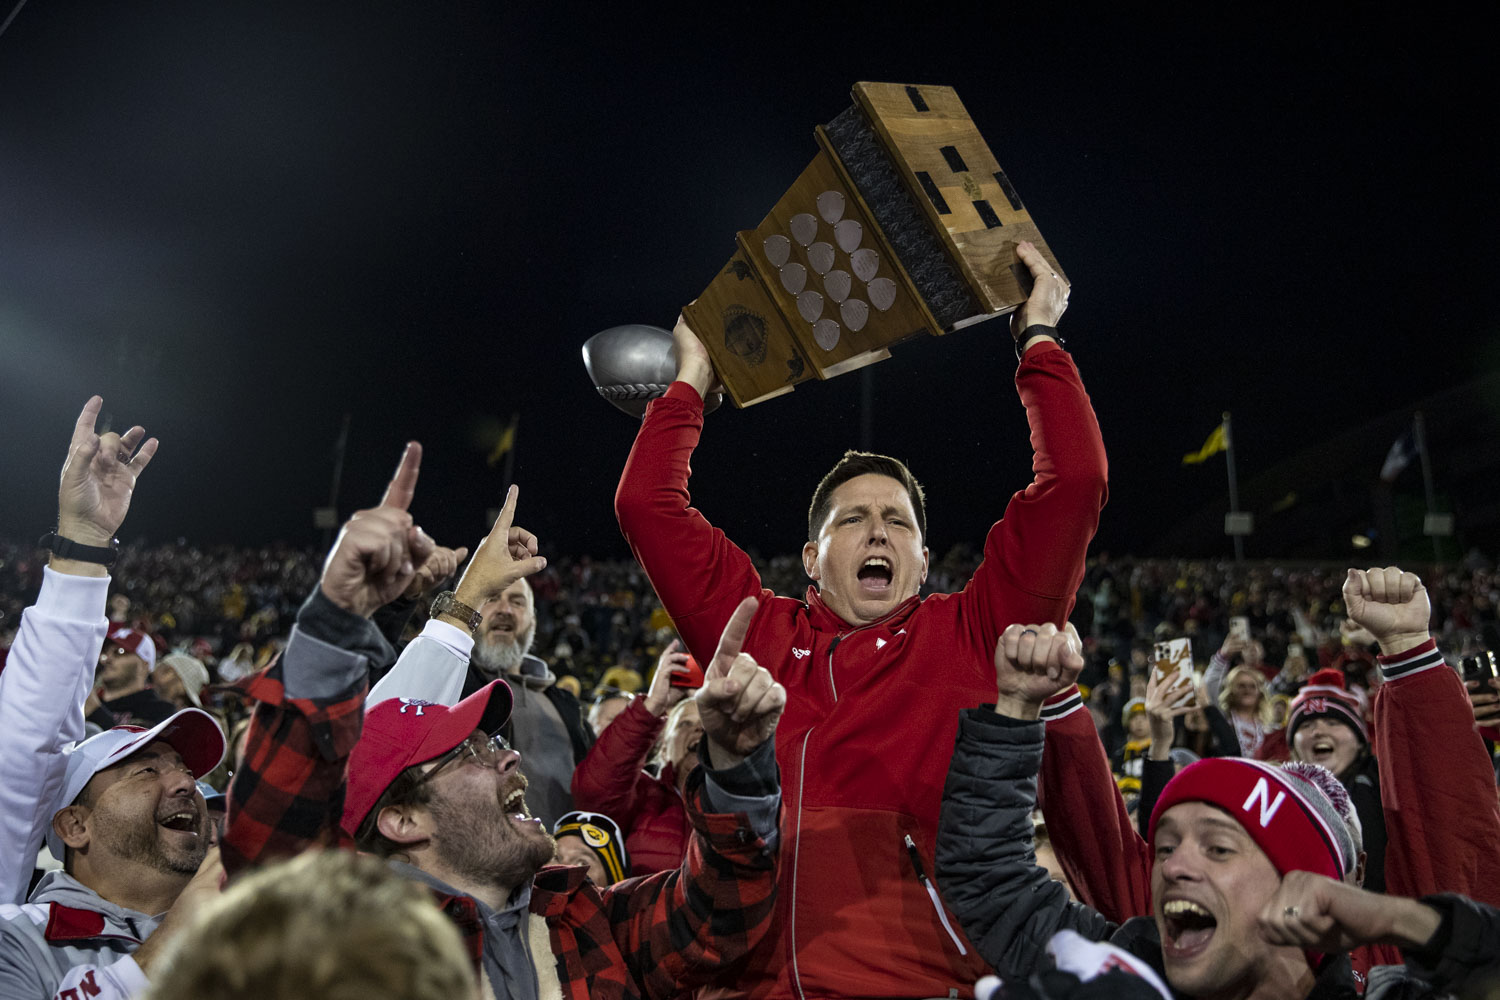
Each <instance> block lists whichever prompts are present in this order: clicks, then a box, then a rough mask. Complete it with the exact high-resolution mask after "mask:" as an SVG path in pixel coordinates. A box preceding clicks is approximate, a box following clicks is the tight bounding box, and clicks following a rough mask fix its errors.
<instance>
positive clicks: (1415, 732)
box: [1344, 566, 1500, 905]
mask: <svg viewBox="0 0 1500 1000" xmlns="http://www.w3.org/2000/svg"><path fill="white" fill-rule="evenodd" d="M1344 605H1345V607H1347V608H1348V609H1349V617H1350V618H1351V619H1352V620H1353V621H1354V622H1355V623H1356V624H1359V625H1362V626H1364V627H1365V628H1366V629H1368V630H1369V631H1370V633H1371V634H1372V635H1374V637H1375V640H1376V641H1377V642H1378V643H1380V652H1381V655H1380V660H1379V662H1380V673H1381V677H1382V679H1383V681H1384V683H1383V684H1381V686H1380V690H1379V691H1378V692H1377V693H1376V695H1375V707H1374V716H1375V725H1374V733H1373V737H1374V750H1375V757H1376V759H1377V760H1378V761H1379V762H1380V798H1381V803H1382V805H1383V807H1384V812H1385V827H1386V836H1387V842H1386V852H1385V857H1386V865H1385V882H1386V890H1387V891H1388V892H1389V893H1391V894H1392V895H1398V896H1421V895H1426V894H1429V893H1435V892H1439V891H1442V892H1457V893H1462V894H1463V895H1465V896H1469V897H1472V898H1473V899H1477V900H1479V901H1481V902H1484V903H1489V904H1491V905H1495V904H1497V903H1500V806H1497V804H1496V799H1495V772H1494V771H1493V770H1492V769H1491V766H1490V759H1489V754H1488V753H1487V752H1486V750H1485V747H1484V742H1483V740H1481V739H1480V737H1479V734H1478V732H1477V731H1476V730H1475V726H1474V715H1473V711H1472V709H1471V708H1470V705H1469V701H1468V697H1467V692H1466V691H1465V690H1464V685H1463V682H1462V681H1460V680H1459V678H1458V675H1457V674H1455V673H1454V672H1453V670H1452V669H1450V668H1449V667H1448V665H1447V664H1446V663H1444V662H1443V658H1442V656H1441V655H1440V654H1439V653H1438V651H1437V643H1436V641H1434V640H1433V638H1432V637H1431V636H1430V635H1429V634H1428V631H1427V628H1428V621H1429V619H1430V617H1431V614H1432V609H1431V605H1430V603H1429V601H1428V598H1427V590H1426V588H1425V587H1423V586H1422V581H1421V580H1419V579H1418V578H1417V576H1416V574H1414V573H1403V572H1402V571H1401V570H1400V569H1399V568H1397V567H1394V566H1388V567H1385V568H1384V569H1370V570H1354V569H1351V570H1350V571H1349V574H1348V577H1347V578H1346V579H1345V581H1344ZM1436 753H1441V759H1442V764H1441V766H1434V760H1435V757H1434V755H1435V754H1436Z"/></svg>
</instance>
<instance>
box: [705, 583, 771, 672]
mask: <svg viewBox="0 0 1500 1000" xmlns="http://www.w3.org/2000/svg"><path fill="white" fill-rule="evenodd" d="M759 607H760V601H758V600H756V599H755V598H753V597H747V598H745V599H744V600H743V601H741V602H740V603H739V607H737V608H735V609H734V614H732V615H730V616H729V624H728V625H725V626H724V634H723V635H721V636H720V637H719V647H718V649H716V650H714V658H713V660H712V661H711V662H710V663H709V665H708V670H707V671H706V674H707V675H709V676H713V677H727V676H728V675H729V667H730V665H731V664H733V663H734V661H735V658H736V657H737V656H739V655H740V650H741V649H743V648H744V646H745V637H746V636H747V635H749V634H750V622H751V620H752V619H753V618H754V617H755V612H756V610H757V609H759Z"/></svg>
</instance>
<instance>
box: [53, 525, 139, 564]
mask: <svg viewBox="0 0 1500 1000" xmlns="http://www.w3.org/2000/svg"><path fill="white" fill-rule="evenodd" d="M37 545H38V546H39V547H40V548H44V549H46V550H48V551H49V552H51V553H52V554H53V555H55V556H57V557H58V558H59V559H73V560H76V561H77V562H86V563H98V564H99V565H100V566H113V565H114V564H115V560H116V559H118V558H120V540H119V539H118V538H111V539H110V540H109V545H107V546H100V545H84V544H82V543H81V542H75V541H73V540H72V539H71V538H64V537H63V536H62V535H59V534H58V533H57V529H56V528H54V529H52V530H51V531H49V532H47V533H46V534H45V535H43V536H42V537H41V538H40V539H39V540H38V541H37Z"/></svg>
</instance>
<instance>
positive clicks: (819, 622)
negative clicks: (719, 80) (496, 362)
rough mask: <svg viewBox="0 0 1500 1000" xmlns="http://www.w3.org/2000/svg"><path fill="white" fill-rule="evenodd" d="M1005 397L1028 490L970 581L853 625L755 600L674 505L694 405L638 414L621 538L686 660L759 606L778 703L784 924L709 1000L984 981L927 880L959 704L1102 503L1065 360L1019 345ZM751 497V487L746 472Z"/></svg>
mask: <svg viewBox="0 0 1500 1000" xmlns="http://www.w3.org/2000/svg"><path fill="white" fill-rule="evenodd" d="M1016 387H1017V389H1018V390H1019V392H1020V395H1021V401H1022V403H1023V404H1024V405H1025V407H1026V416H1027V420H1028V423H1029V424H1030V427H1031V444H1032V450H1033V452H1034V455H1035V457H1034V461H1033V470H1034V472H1035V480H1034V481H1033V482H1032V484H1031V485H1030V486H1028V487H1027V488H1026V489H1025V490H1024V491H1022V492H1020V493H1017V494H1015V495H1014V496H1013V497H1012V498H1011V499H1010V502H1009V504H1008V505H1007V507H1006V511H1005V517H1004V518H1003V519H1002V520H1001V521H999V522H998V523H996V524H995V526H994V527H993V528H991V529H990V532H989V536H988V538H987V539H986V542H985V553H984V555H985V557H984V561H983V563H982V564H981V565H980V567H979V569H978V570H977V571H976V572H975V574H974V577H973V579H972V580H970V581H969V584H968V586H967V587H966V588H965V589H964V590H963V591H962V592H961V593H958V594H943V595H935V596H932V597H929V598H927V599H925V600H922V599H919V598H917V597H912V598H909V599H908V600H906V601H905V602H904V603H902V604H901V605H899V606H898V607H896V608H895V609H894V610H893V611H892V612H891V613H890V614H889V615H887V616H886V617H885V618H883V619H881V620H879V621H877V622H873V623H871V624H868V625H864V626H860V627H854V626H851V625H849V624H848V623H847V622H845V621H843V620H842V619H841V618H839V617H838V616H837V615H836V614H834V613H833V612H832V611H831V610H829V608H828V607H827V606H826V605H824V604H823V602H822V600H821V599H820V598H819V597H818V593H817V591H816V589H814V588H809V589H808V592H807V599H806V601H805V602H803V601H797V600H793V599H791V598H784V597H776V596H775V595H774V594H772V592H771V591H769V590H765V589H763V588H762V586H761V582H760V577H759V575H758V574H757V573H756V572H755V568H754V566H753V565H752V564H751V562H750V559H749V557H747V556H746V555H745V553H744V552H742V551H741V550H740V549H739V548H737V547H736V546H735V545H734V544H733V543H731V542H730V541H729V540H728V538H727V537H726V536H725V534H724V532H722V531H720V530H719V529H717V528H715V527H713V526H712V525H710V524H709V523H708V521H706V520H705V519H704V518H703V516H702V515H701V514H699V513H698V511H696V510H695V509H693V508H692V507H691V506H689V496H688V489H687V482H688V476H689V459H690V457H691V455H692V452H693V449H694V447H695V446H696V445H697V443H698V437H699V433H700V431H701V430H702V424H703V401H702V399H701V398H700V397H699V396H698V394H697V392H696V391H694V390H693V388H692V387H691V386H689V385H687V384H685V383H682V382H677V383H674V384H673V385H672V386H671V387H670V388H669V389H668V390H667V393H666V395H665V396H663V397H662V398H661V399H658V400H656V401H655V402H653V403H652V404H651V405H650V407H648V409H647V412H646V416H645V420H644V422H643V423H642V425H641V430H640V433H639V434H638V435H637V437H636V442H635V446H634V448H633V449H632V450H631V454H630V459H629V461H628V462H627V464H626V466H625V471H624V474H623V475H622V477H621V480H620V487H619V491H618V493H617V495H616V498H615V509H616V513H617V515H618V517H619V520H620V526H621V529H622V530H623V531H624V534H625V537H626V540H627V541H629V543H630V546H631V549H632V550H633V551H634V552H635V554H636V557H637V558H638V559H639V560H640V562H641V565H642V566H643V567H644V568H645V570H646V573H647V575H648V576H649V577H650V579H651V582H652V585H653V586H654V587H655V588H656V593H657V595H658V596H659V597H660V598H661V601H662V604H663V605H664V606H665V608H666V610H667V612H668V614H670V615H671V616H672V620H673V621H674V623H675V624H676V625H677V629H678V631H679V632H680V633H681V634H682V637H683V640H684V641H685V642H686V643H687V646H688V649H689V650H691V651H692V652H693V655H694V656H696V657H698V659H699V660H700V661H702V660H705V659H706V658H707V657H711V656H712V654H713V651H714V649H715V647H716V645H717V643H718V640H719V636H720V634H721V633H722V632H723V629H724V625H725V623H726V622H727V621H728V619H729V616H730V614H731V613H732V612H733V610H734V608H735V607H736V605H738V603H739V602H740V601H741V600H742V599H743V598H745V597H747V596H751V595H758V596H759V597H760V599H761V605H760V609H759V611H758V612H757V613H756V617H755V620H754V621H753V622H752V624H751V628H750V633H749V636H748V638H747V640H746V643H745V650H746V652H749V653H750V654H751V655H753V656H754V657H755V658H756V660H757V661H758V662H759V663H760V664H761V665H762V666H764V667H766V668H767V669H768V670H770V671H771V672H772V674H774V675H775V677H776V679H777V680H778V681H780V682H781V683H782V684H783V685H785V687H786V689H787V707H786V713H785V715H784V716H783V717H782V719H781V723H780V725H779V727H778V729H777V747H776V750H777V759H778V762H779V763H780V765H781V771H782V790H783V802H784V809H783V813H782V815H783V817H784V820H783V830H782V839H783V844H784V846H783V848H782V855H781V868H780V872H779V878H780V881H779V892H778V896H777V901H776V905H777V914H776V915H777V918H778V921H779V926H778V927H777V928H775V929H774V930H773V932H772V934H771V935H770V937H769V938H768V939H767V940H766V941H765V942H764V943H763V944H762V945H761V947H760V948H759V949H758V950H757V952H756V954H755V955H754V956H753V957H752V959H751V961H750V962H749V963H748V968H747V971H746V972H745V974H743V975H742V976H741V977H740V979H739V988H738V989H736V990H732V991H722V992H718V993H715V994H714V995H715V996H748V997H754V998H757V1000H759V998H766V997H776V998H782V997H796V998H798V1000H806V998H811V997H835V996H837V997H849V996H857V997H944V996H950V995H958V996H970V995H972V986H973V983H974V982H975V980H976V979H977V978H978V977H979V975H980V974H981V973H982V972H983V971H984V964H983V962H982V961H981V960H980V959H979V958H978V957H977V955H976V954H975V952H974V949H973V948H972V947H971V946H970V945H969V943H968V942H967V941H965V940H964V938H963V935H962V931H960V930H959V929H958V926H957V924H956V923H955V922H953V920H952V918H951V916H950V915H949V914H948V913H947V912H946V910H944V909H943V907H942V905H941V903H940V902H939V900H938V896H937V893H936V891H935V889H933V888H931V883H930V881H929V880H930V879H931V877H932V873H933V866H934V862H933V849H934V844H935V841H936V836H937V821H938V808H939V805H940V803H941V799H942V791H943V780H944V778H945V776H946V773H947V768H948V760H949V757H950V756H951V755H952V752H953V745H954V738H955V735H956V733H957V724H958V722H957V720H958V710H959V709H961V708H968V707H972V706H974V705H977V704H980V703H982V702H987V701H993V700H994V698H995V693H996V690H995V670H994V666H993V658H994V650H995V644H996V642H997V640H998V639H999V636H1000V633H1001V631H1003V630H1004V629H1005V627H1006V626H1008V625H1010V624H1013V623H1015V622H1026V623H1039V622H1048V621H1050V622H1054V623H1057V624H1059V625H1061V624H1062V623H1063V622H1064V621H1065V620H1066V618H1067V615H1068V613H1069V612H1070V611H1071V609H1072V606H1073V600H1074V594H1075V592H1076V591H1077V589H1078V585H1079V583H1080V582H1081V580H1082V576H1083V556H1084V552H1085V550H1086V549H1087V547H1088V543H1089V540H1090V539H1091V538H1092V537H1093V534H1094V531H1095V529H1096V528H1097V526H1098V521H1099V511H1100V508H1101V507H1102V506H1103V503H1104V499H1105V495H1106V485H1105V482H1106V475H1107V467H1106V461H1105V456H1104V446H1103V442H1102V440H1101V438H1100V435H1099V427H1098V423H1097V421H1096V420H1095V417H1094V412H1093V409H1092V408H1091V406H1090V404H1089V399H1088V396H1087V394H1086V393H1085V392H1084V388H1083V384H1082V382H1081V381H1080V379H1079V377H1078V371H1077V369H1076V368H1075V367H1074V365H1073V361H1072V359H1071V358H1070V357H1069V356H1068V354H1067V353H1066V352H1065V351H1063V350H1062V349H1061V348H1059V347H1058V346H1057V345H1055V344H1052V343H1045V342H1044V343H1042V344H1039V345H1037V346H1034V347H1032V348H1031V350H1029V351H1028V352H1027V354H1026V357H1025V359H1024V360H1023V362H1022V363H1021V365H1020V368H1019V369H1018V370H1017V373H1016ZM774 475H775V474H774V473H771V472H769V471H768V472H767V476H766V478H767V479H770V478H772V477H773V476H774ZM746 485H747V487H753V488H754V489H756V491H757V492H760V493H764V492H765V490H764V487H765V485H766V483H765V482H763V481H761V480H759V479H756V478H754V476H753V475H752V476H751V478H750V479H749V480H748V481H747V484H746ZM776 502H781V503H794V502H795V503H800V502H801V498H800V497H796V498H793V497H785V498H781V499H779V500H777V501H776ZM950 991H956V992H955V993H950Z"/></svg>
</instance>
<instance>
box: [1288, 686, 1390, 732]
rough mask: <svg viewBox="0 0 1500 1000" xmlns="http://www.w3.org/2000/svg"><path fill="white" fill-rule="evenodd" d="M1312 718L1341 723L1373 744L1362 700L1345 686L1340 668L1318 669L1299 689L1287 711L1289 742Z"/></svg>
mask: <svg viewBox="0 0 1500 1000" xmlns="http://www.w3.org/2000/svg"><path fill="white" fill-rule="evenodd" d="M1312 719H1333V720H1335V721H1337V722H1342V723H1344V724H1345V725H1346V726H1348V727H1349V728H1350V729H1353V730H1354V731H1355V732H1356V733H1358V734H1359V738H1360V741H1361V742H1362V743H1364V744H1365V745H1366V746H1368V745H1369V743H1370V731H1369V729H1368V728H1367V727H1366V726H1365V716H1364V712H1363V711H1361V709H1360V704H1359V699H1358V698H1357V697H1355V696H1354V694H1353V693H1352V692H1350V691H1349V690H1348V689H1347V688H1345V687H1344V674H1343V672H1342V671H1340V670H1337V669H1333V668H1329V669H1328V670H1319V671H1318V672H1317V673H1315V674H1313V675H1312V676H1311V677H1309V678H1308V679H1307V683H1306V684H1305V685H1303V687H1302V690H1301V691H1299V692H1297V697H1296V698H1294V699H1292V707H1291V711H1290V712H1289V713H1288V714H1287V720H1286V741H1287V743H1289V744H1290V743H1291V742H1292V740H1293V739H1294V738H1295V737H1296V735H1297V727H1298V726H1300V725H1302V723H1304V722H1308V721H1310V720H1312Z"/></svg>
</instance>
